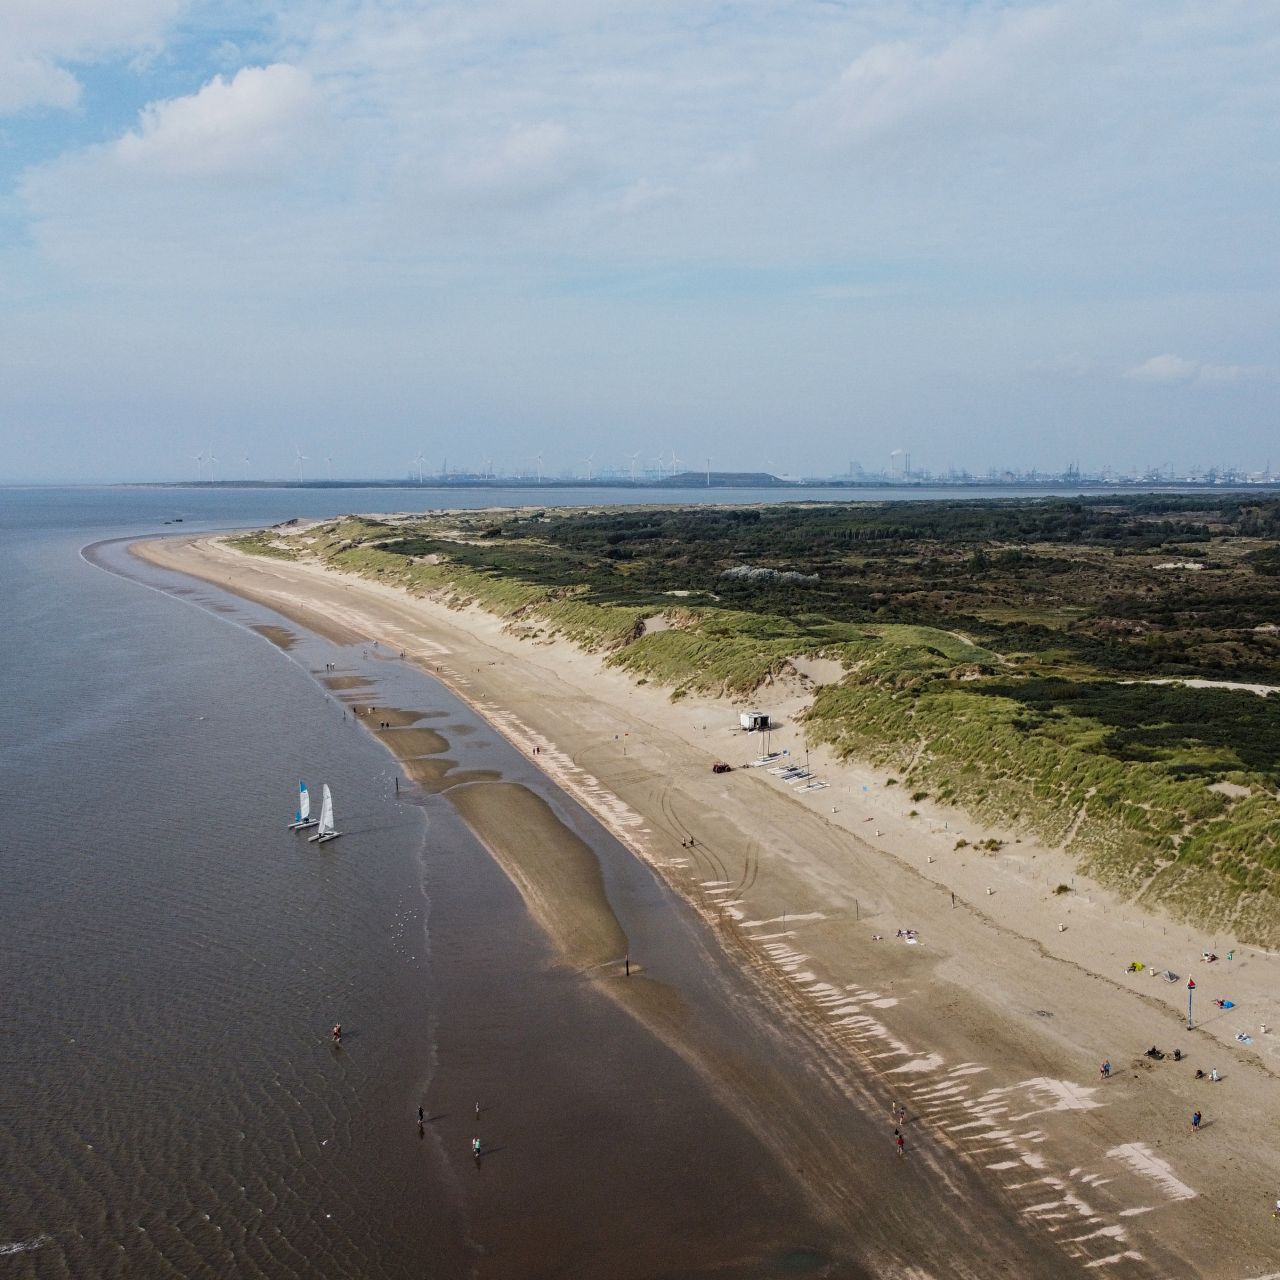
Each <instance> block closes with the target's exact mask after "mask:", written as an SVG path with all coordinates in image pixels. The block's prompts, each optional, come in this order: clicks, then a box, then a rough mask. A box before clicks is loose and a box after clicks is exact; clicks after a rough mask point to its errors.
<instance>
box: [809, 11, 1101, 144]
mask: <svg viewBox="0 0 1280 1280" xmlns="http://www.w3.org/2000/svg"><path fill="white" fill-rule="evenodd" d="M1083 18H1084V12H1083V9H1082V10H1081V11H1079V12H1077V13H1075V14H1073V13H1071V12H1070V11H1068V10H1066V9H1064V8H1060V7H1059V6H1056V5H1051V6H1047V7H1039V8H1037V7H1031V8H1027V9H1021V10H1018V9H1012V10H997V11H996V12H995V16H994V17H992V15H991V12H990V10H985V9H984V8H983V7H981V6H979V7H977V8H976V9H975V10H974V16H973V18H972V21H971V23H970V25H969V26H968V27H967V28H962V29H960V30H958V31H951V32H947V30H946V27H945V26H944V25H942V24H938V26H939V28H940V30H939V29H934V30H933V31H931V32H930V33H929V36H928V37H922V38H920V39H917V40H894V41H881V42H877V43H875V44H872V45H871V46H870V47H868V48H866V49H864V50H863V51H862V52H860V53H859V54H858V55H857V57H855V58H854V59H853V61H852V62H851V63H849V64H848V66H847V67H846V68H845V69H844V71H843V73H842V74H841V75H840V77H839V79H838V80H837V81H836V82H835V83H834V84H831V85H830V86H828V87H827V88H826V89H825V90H823V92H821V93H820V94H819V95H818V96H816V97H815V98H812V99H810V100H809V101H807V102H805V103H803V104H802V106H801V108H800V117H801V120H802V121H803V123H804V126H805V127H806V128H807V129H808V130H809V131H811V134H812V138H813V141H814V142H815V143H816V144H817V145H818V146H820V147H856V146H860V145H863V144H866V143H869V142H873V141H876V140H878V139H882V138H888V137H894V136H898V135H901V134H904V133H909V134H912V135H914V136H917V137H918V136H919V131H920V130H921V129H925V130H930V131H938V136H940V137H946V138H951V137H953V136H954V135H955V133H956V132H957V129H961V130H963V129H968V128H970V127H972V126H973V125H974V124H975V123H980V124H981V126H982V127H983V128H984V129H988V130H994V131H996V132H998V133H1005V132H1007V131H1009V130H1024V129H1026V128H1027V127H1028V126H1029V125H1030V124H1032V123H1033V122H1034V121H1035V120H1038V119H1042V118H1043V116H1044V114H1045V110H1046V108H1049V107H1051V106H1052V105H1053V104H1052V103H1051V102H1046V101H1045V100H1044V95H1043V89H1044V85H1045V83H1046V80H1048V81H1052V80H1058V79H1060V78H1061V69H1062V66H1063V64H1065V63H1069V62H1072V61H1075V60H1076V58H1077V57H1078V55H1079V53H1080V52H1081V50H1082V46H1087V45H1088V44H1091V43H1093V41H1094V39H1096V38H1097V37H1096V36H1094V37H1089V36H1087V27H1086V24H1085V23H1084V22H1082V21H1081V19H1083ZM1094 20H1096V15H1094ZM940 35H941V37H942V38H941V39H939V36H940Z"/></svg>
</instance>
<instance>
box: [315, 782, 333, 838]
mask: <svg viewBox="0 0 1280 1280" xmlns="http://www.w3.org/2000/svg"><path fill="white" fill-rule="evenodd" d="M332 832H333V793H332V792H331V791H330V790H329V784H328V783H327V782H326V783H325V784H324V790H323V791H322V792H321V799H320V827H319V830H318V831H317V832H316V834H317V835H322V836H327V835H330V834H332Z"/></svg>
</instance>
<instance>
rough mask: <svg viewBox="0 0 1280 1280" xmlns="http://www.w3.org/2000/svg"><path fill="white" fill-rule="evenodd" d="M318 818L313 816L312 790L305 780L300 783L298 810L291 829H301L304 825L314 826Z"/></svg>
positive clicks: (290, 826)
mask: <svg viewBox="0 0 1280 1280" xmlns="http://www.w3.org/2000/svg"><path fill="white" fill-rule="evenodd" d="M316 821H317V820H316V819H315V818H313V817H312V816H311V792H310V791H308V790H307V784H306V783H305V782H300V783H298V812H297V813H296V814H295V815H294V819H293V821H292V822H291V823H289V830H290V831H301V830H302V829H303V828H304V827H314V826H315V825H316Z"/></svg>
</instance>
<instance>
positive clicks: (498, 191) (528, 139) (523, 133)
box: [453, 120, 580, 199]
mask: <svg viewBox="0 0 1280 1280" xmlns="http://www.w3.org/2000/svg"><path fill="white" fill-rule="evenodd" d="M477 150H478V154H473V155H471V156H470V157H469V158H468V159H467V160H465V161H464V162H462V163H461V164H460V165H458V167H457V169H456V170H455V172H454V174H453V182H454V184H455V185H456V186H458V187H460V188H462V189H464V190H469V191H475V192H481V193H485V194H489V195H492V196H496V197H499V198H500V199H523V198H526V197H531V196H540V195H545V194H549V193H550V192H552V191H554V190H556V189H557V188H559V187H561V186H563V185H564V183H565V182H566V181H567V180H568V179H569V178H570V177H571V176H572V175H573V173H574V172H575V171H576V170H577V169H578V168H579V167H580V160H579V159H578V157H577V156H576V155H575V154H574V151H573V148H572V145H571V141H570V137H569V132H568V130H567V129H565V127H564V126H563V125H561V124H556V123H554V122H551V121H545V120H544V121H540V122H539V123H537V124H518V125H516V126H515V127H513V128H512V129H510V130H509V131H508V132H507V133H506V134H505V135H504V136H503V137H501V138H499V139H498V140H497V141H496V142H491V143H489V144H487V145H485V146H483V148H482V149H477Z"/></svg>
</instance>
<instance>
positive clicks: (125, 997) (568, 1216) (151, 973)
mask: <svg viewBox="0 0 1280 1280" xmlns="http://www.w3.org/2000/svg"><path fill="white" fill-rule="evenodd" d="M574 497H575V498H577V497H579V495H576V494H575V495H574ZM375 498H376V500H377V501H375ZM455 498H456V495H451V500H454V499H455ZM481 500H483V501H485V502H491V501H492V495H491V494H483V495H477V498H476V502H477V505H479V503H480V501H481ZM2 501H3V505H2V506H0V522H2V531H3V537H4V548H5V555H4V556H3V558H2V559H0V575H3V578H2V580H0V599H3V600H4V602H5V609H4V611H3V616H2V617H0V627H2V628H3V644H2V645H0V652H2V653H3V654H4V655H5V670H4V677H3V679H4V695H5V696H4V698H3V700H0V795H3V796H4V804H3V816H2V819H0V957H2V961H3V971H4V975H5V992H6V996H7V998H6V1001H5V1005H4V1012H5V1025H4V1034H3V1036H2V1037H0V1094H2V1100H3V1104H4V1114H5V1119H6V1123H5V1125H4V1126H3V1128H0V1165H2V1166H3V1168H4V1169H5V1171H6V1199H5V1202H4V1204H3V1206H2V1208H0V1213H2V1215H3V1217H2V1222H3V1233H2V1235H0V1257H2V1258H3V1260H4V1270H5V1273H6V1274H14V1275H19V1276H39V1277H44V1276H113V1275H118V1276H129V1277H134V1276H151V1275H155V1276H230V1275H235V1276H263V1277H280V1276H324V1277H342V1276H352V1277H355V1276H361V1277H363V1276H369V1277H373V1276H378V1277H381V1276H388V1277H398V1276H423V1275H430V1276H439V1277H450V1276H455V1275H457V1276H463V1275H492V1276H523V1275H537V1274H551V1273H555V1274H610V1275H618V1276H625V1275H633V1274H634V1275H637V1276H638V1275H658V1274H676V1273H678V1274H696V1273H698V1272H700V1271H701V1270H702V1269H703V1268H708V1269H712V1268H714V1269H715V1270H716V1272H717V1274H730V1275H733V1274H740V1275H755V1274H766V1273H767V1271H768V1269H769V1259H770V1258H771V1257H781V1256H785V1254H786V1252H787V1250H788V1249H791V1248H794V1247H796V1246H797V1245H804V1246H806V1247H807V1246H808V1245H809V1244H810V1243H811V1242H812V1241H813V1240H815V1239H817V1238H819V1237H820V1236H821V1232H820V1230H819V1229H818V1228H817V1227H816V1226H814V1224H812V1223H811V1222H810V1221H809V1217H808V1213H807V1211H806V1209H805V1208H804V1205H803V1203H802V1197H801V1196H800V1194H799V1192H798V1191H797V1190H796V1189H795V1188H793V1187H789V1186H788V1185H787V1179H786V1178H785V1177H784V1176H782V1175H780V1174H779V1172H778V1171H777V1169H776V1167H775V1162H774V1160H773V1157H772V1156H770V1155H769V1154H768V1153H767V1152H766V1151H764V1150H763V1149H762V1148H761V1147H760V1145H759V1144H758V1142H757V1141H756V1140H755V1139H754V1138H753V1137H752V1136H751V1135H750V1133H749V1132H748V1131H747V1130H746V1128H745V1127H744V1126H742V1125H741V1124H740V1123H738V1122H737V1121H736V1120H735V1119H734V1118H733V1117H732V1116H731V1115H729V1114H728V1113H726V1112H725V1111H724V1109H723V1108H722V1107H721V1106H720V1105H719V1104H718V1103H717V1102H716V1101H715V1099H714V1098H713V1096H712V1093H711V1091H710V1090H708V1088H707V1087H706V1085H705V1082H704V1080H703V1079H702V1078H701V1077H700V1076H699V1075H698V1073H697V1072H695V1071H693V1070H692V1069H690V1067H689V1066H688V1065H687V1064H686V1063H685V1062H684V1061H682V1060H681V1059H680V1058H679V1057H678V1056H677V1055H676V1054H674V1053H672V1052H671V1051H670V1050H668V1049H667V1048H665V1047H664V1046H663V1045H662V1044H661V1043H659V1042H658V1041H657V1040H656V1039H655V1038H654V1037H653V1036H652V1035H650V1034H649V1033H648V1032H646V1031H645V1030H644V1029H643V1028H642V1027H641V1026H639V1025H638V1024H636V1023H635V1022H633V1021H632V1020H631V1019H630V1018H629V1017H628V1016H627V1015H626V1014H625V1013H623V1012H622V1011H621V1010H620V1009H619V1008H618V1007H617V1006H616V1005H614V1004H613V1003H612V1002H611V1001H609V1000H607V999H605V998H603V997H602V996H601V995H600V994H599V993H598V992H597V991H596V990H595V989H594V988H593V986H592V984H591V982H590V981H588V980H587V979H586V977H585V976H584V975H574V974H571V973H565V972H564V971H563V969H561V968H560V967H558V966H557V965H556V963H555V957H554V956H552V955H551V954H550V951H549V949H548V946H547V944H546V941H545V940H544V939H543V938H542V936H541V934H540V933H539V931H538V930H537V929H536V928H535V927H534V926H533V924H532V922H531V921H530V920H529V918H528V916H527V914H526V913H525V911H524V909H523V905H522V903H521V901H520V899H519V896H518V894H517V893H516V892H515V891H514V889H513V888H512V886H511V885H510V884H509V882H508V881H507V880H506V878H505V877H504V876H503V875H502V874H501V873H500V872H499V870H498V868H497V867H496V865H495V864H494V863H493V862H492V861H491V860H490V859H489V857H488V856H487V854H486V853H485V852H484V851H483V850H482V849H481V848H480V847H479V846H478V845H477V844H476V842H475V841H474V840H473V839H472V838H471V837H470V836H469V834H468V832H467V831H466V829H465V828H464V827H463V825H462V824H461V822H460V821H459V820H458V819H457V818H456V816H455V815H454V814H453V812H452V810H451V808H450V807H449V805H448V803H447V801H446V800H445V799H444V798H443V797H421V796H416V795H413V794H411V793H410V791H409V789H408V788H407V787H406V788H404V789H403V792H402V793H398V792H397V789H396V782H397V777H398V774H397V767H396V765H395V762H394V761H393V760H392V758H391V757H390V756H389V755H388V754H387V753H386V752H384V751H383V750H382V748H381V747H380V746H379V745H378V744H377V743H376V742H375V741H374V739H373V738H372V737H371V736H370V735H369V734H367V733H366V732H365V731H364V729H363V728H362V727H357V724H356V721H355V717H354V716H353V715H352V714H351V713H350V708H349V706H348V705H347V703H346V702H344V701H343V699H342V698H341V697H338V696H335V695H334V694H333V693H331V692H329V691H327V690H326V689H325V688H324V687H323V686H322V684H321V683H320V681H319V680H318V679H317V674H316V673H322V672H323V671H324V669H325V666H326V663H328V662H330V661H333V662H335V663H337V664H339V665H340V666H341V668H342V669H343V670H357V671H359V672H360V673H362V674H363V675H364V676H366V677H367V678H368V680H369V681H370V682H371V686H370V687H375V688H377V690H378V693H377V696H378V698H379V700H380V701H383V702H384V703H385V702H387V701H388V700H389V699H392V698H394V699H396V700H397V701H398V703H399V704H400V705H417V706H420V707H421V709H424V710H428V709H429V710H431V711H432V713H433V714H434V715H436V716H443V717H444V719H443V720H442V721H434V722H433V723H435V724H436V727H439V728H440V729H441V731H442V732H444V733H445V734H446V737H448V738H450V739H452V741H453V743H454V744H461V743H462V742H463V741H464V739H465V740H466V750H467V751H469V752H470V753H471V756H470V757H469V758H468V760H467V763H468V765H471V764H481V765H485V766H488V767H493V768H495V769H496V770H497V771H498V772H500V773H501V774H502V776H504V777H509V778H515V779H517V780H520V781H524V782H526V783H528V784H530V785H535V786H540V787H541V788H543V790H544V791H545V792H546V793H547V794H548V795H549V796H551V798H552V799H553V800H554V801H555V803H556V804H557V805H558V806H559V807H560V810H561V813H562V816H564V817H565V818H566V820H568V821H570V822H571V823H573V824H575V825H576V826H577V827H579V828H581V829H582V831H583V832H584V834H586V835H587V836H588V837H589V838H591V839H593V840H596V841H601V840H604V837H603V833H601V832H600V831H599V830H598V829H594V827H593V824H592V823H591V822H590V820H589V819H588V818H587V817H586V816H585V815H583V814H582V813H581V811H578V810H576V807H575V806H573V805H571V804H570V803H569V802H568V801H567V799H565V798H563V797H559V796H558V794H554V789H552V788H550V786H549V784H547V783H546V782H545V780H542V779H541V776H540V775H538V774H536V772H535V771H533V770H532V769H531V768H527V769H526V770H525V773H524V774H522V772H521V762H520V760H519V757H518V755H517V753H515V752H514V751H512V750H511V749H510V748H509V747H508V746H507V745H506V744H505V743H502V742H501V741H500V740H498V739H497V738H496V736H495V735H493V734H492V733H491V732H486V731H485V727H484V726H483V725H481V724H480V723H479V722H477V721H476V720H475V719H474V717H472V716H471V715H470V713H469V711H468V710H467V709H466V708H465V707H463V706H461V705H460V704H458V703H456V702H455V701H454V700H453V699H451V698H450V697H449V696H448V695H447V693H446V692H445V691H444V690H442V689H441V688H440V687H439V686H437V685H435V684H434V682H432V681H430V680H429V678H428V677H426V676H424V675H423V674H421V673H419V672H415V671H412V670H409V669H407V667H404V666H397V665H396V664H387V663H386V662H385V660H384V659H382V658H381V656H380V655H375V656H370V654H369V653H368V651H367V650H363V649H359V648H358V647H354V648H352V647H349V648H348V649H345V650H344V649H342V648H340V647H338V646H333V645H330V644H329V643H328V642H326V641H324V640H322V639H320V638H318V637H314V636H308V635H307V634H306V633H304V632H302V631H300V630H299V629H297V628H292V632H291V634H292V635H293V637H294V642H293V644H292V647H291V648H290V649H289V650H288V651H287V652H285V651H282V650H281V649H280V648H278V647H276V646H275V645H272V644H270V643H268V642H267V640H265V639H264V638H263V637H262V636H261V635H259V634H255V633H254V630H253V627H254V626H255V625H262V624H275V625H281V626H289V625H290V624H287V622H286V620H283V619H280V618H278V617H277V616H275V615H272V614H270V613H269V612H268V611H266V610H262V609H259V608H257V607H256V606H253V605H249V604H247V603H245V602H240V601H236V600H234V599H233V598H231V597H229V596H226V595H224V594H223V593H221V592H219V591H217V590H215V589H213V588H211V587H206V586H204V585H203V584H199V583H196V582H193V581H190V580H186V579H182V578H180V577H178V576H177V575H173V574H167V573H164V572H163V571H159V570H155V569H151V568H148V567H147V566H145V565H142V564H140V563H138V562H137V561H136V558H133V557H131V556H129V554H128V552H127V549H126V547H125V546H124V544H123V542H121V541H118V540H120V539H124V538H127V537H129V536H130V535H135V534H145V533H151V532H155V531H156V530H157V529H158V528H162V527H163V521H164V520H168V519H173V518H174V516H175V515H177V514H182V515H183V524H182V525H181V526H179V527H178V528H180V529H184V530H186V531H195V530H198V529H199V528H201V527H217V526H242V525H248V524H260V523H266V522H269V521H271V520H274V519H281V518H286V517H288V516H291V515H294V514H299V513H301V514H307V515H314V514H333V513H336V512H337V511H338V510H339V509H343V510H350V509H352V508H353V507H354V508H356V509H359V508H362V507H371V506H374V505H382V506H386V505H388V496H387V494H386V493H385V492H378V493H377V494H376V495H375V494H353V493H352V492H351V491H345V492H343V493H340V494H316V493H294V492H289V493H282V494H262V493H249V494H244V493H241V494H235V495H227V494H211V493H194V494H193V493H174V492H170V491H161V490H135V491H127V490H126V491H116V492H105V491H92V490H87V491H39V490H28V491H22V492H18V493H16V494H15V493H14V492H12V491H10V492H9V493H7V494H4V495H3V496H2ZM174 531H175V532H176V531H178V530H177V529H175V530H174ZM113 540H116V541H113ZM89 546H91V547H92V550H91V551H89V552H88V553H86V554H82V549H83V548H85V547H89ZM104 569H105V570H107V571H106V572H104ZM122 575H125V576H122ZM277 635H278V633H277ZM380 664H381V665H380ZM392 666H395V667H396V669H395V670H392V669H391V667H392ZM467 735H471V737H470V738H468V737H467ZM526 775H527V776H526ZM299 779H306V780H307V781H308V782H309V783H310V785H311V788H312V791H313V793H314V794H315V796H316V799H317V800H318V793H319V788H320V784H321V783H322V782H328V783H329V784H330V785H331V787H332V788H333V791H334V794H335V796H336V797H337V802H338V825H339V827H340V828H342V829H344V830H345V831H346V832H347V834H346V835H345V836H344V837H343V838H342V839H341V840H338V841H335V842H333V843H332V844H329V845H325V846H323V847H321V846H317V845H314V844H311V843H309V842H308V841H307V840H306V838H305V836H303V835H299V834H296V833H292V832H289V831H288V830H287V829H286V825H287V822H288V820H289V819H290V818H291V817H292V809H293V806H294V802H295V797H296V787H297V782H298V780H299ZM611 857H612V859H613V861H612V863H611V867H612V869H611V870H609V869H607V870H606V874H607V878H608V879H609V880H610V882H611V885H612V887H611V893H613V894H614V895H615V896H616V898H617V899H618V901H617V902H615V906H616V907H617V909H619V910H620V912H621V913H622V914H623V915H624V923H626V919H625V916H626V912H627V910H628V903H629V904H630V908H629V909H630V910H631V911H632V914H633V915H640V916H645V917H653V918H665V913H670V912H671V911H672V910H673V909H674V908H673V904H672V903H671V902H670V901H669V899H668V898H666V897H665V896H663V891H662V890H661V889H660V888H659V887H658V886H657V885H656V882H654V881H653V880H652V878H651V877H650V876H649V873H648V872H647V871H646V870H644V869H643V868H641V867H639V865H638V864H633V863H631V861H630V859H628V858H627V857H626V855H625V854H624V853H623V852H622V851H621V850H620V849H616V848H614V849H613V850H612V851H611ZM676 914H677V915H678V912H677V913H676ZM663 927H666V926H663ZM680 928H681V930H682V933H681V937H682V938H683V939H684V940H683V942H679V940H678V939H672V938H668V940H667V943H668V944H669V945H666V946H665V947H664V949H665V950H667V951H668V952H669V953H670V954H671V955H672V956H674V955H675V954H676V953H677V951H678V946H679V945H683V946H688V945H691V943H690V938H691V937H692V936H693V934H692V933H691V932H690V930H692V929H693V926H692V924H690V923H689V922H688V921H686V922H685V923H684V924H683V925H681V926H680ZM677 944H678V945H677ZM669 966H672V967H673V972H672V975H671V976H673V977H675V976H676V974H675V973H674V967H678V963H677V961H676V960H674V959H672V960H670V961H669ZM335 1021H341V1022H342V1023H343V1024H344V1032H345V1034H344V1037H343V1041H342V1044H341V1046H336V1045H334V1044H333V1043H332V1042H331V1041H330V1038H329V1035H328V1031H329V1027H330V1025H331V1024H332V1023H333V1022H335ZM477 1103H479V1104H480V1105H481V1107H482V1115H481V1116H480V1118H479V1119H477V1118H476V1116H475V1114H474V1108H475V1106H476V1104H477ZM420 1105H421V1106H423V1107H424V1110H425V1113H426V1123H425V1124H424V1125H423V1126H421V1127H420V1126H419V1125H418V1123H417V1108H418V1106H420ZM477 1130H479V1136H481V1137H482V1138H483V1140H484V1142H485V1146H486V1150H487V1154H486V1155H485V1157H484V1160H483V1162H482V1164H481V1165H475V1164H474V1162H472V1161H471V1160H470V1159H469V1147H470V1140H471V1138H472V1136H473V1135H474V1134H475V1133H476V1131H477ZM600 1268H603V1269H600ZM761 1268H764V1269H763V1270H761Z"/></svg>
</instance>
